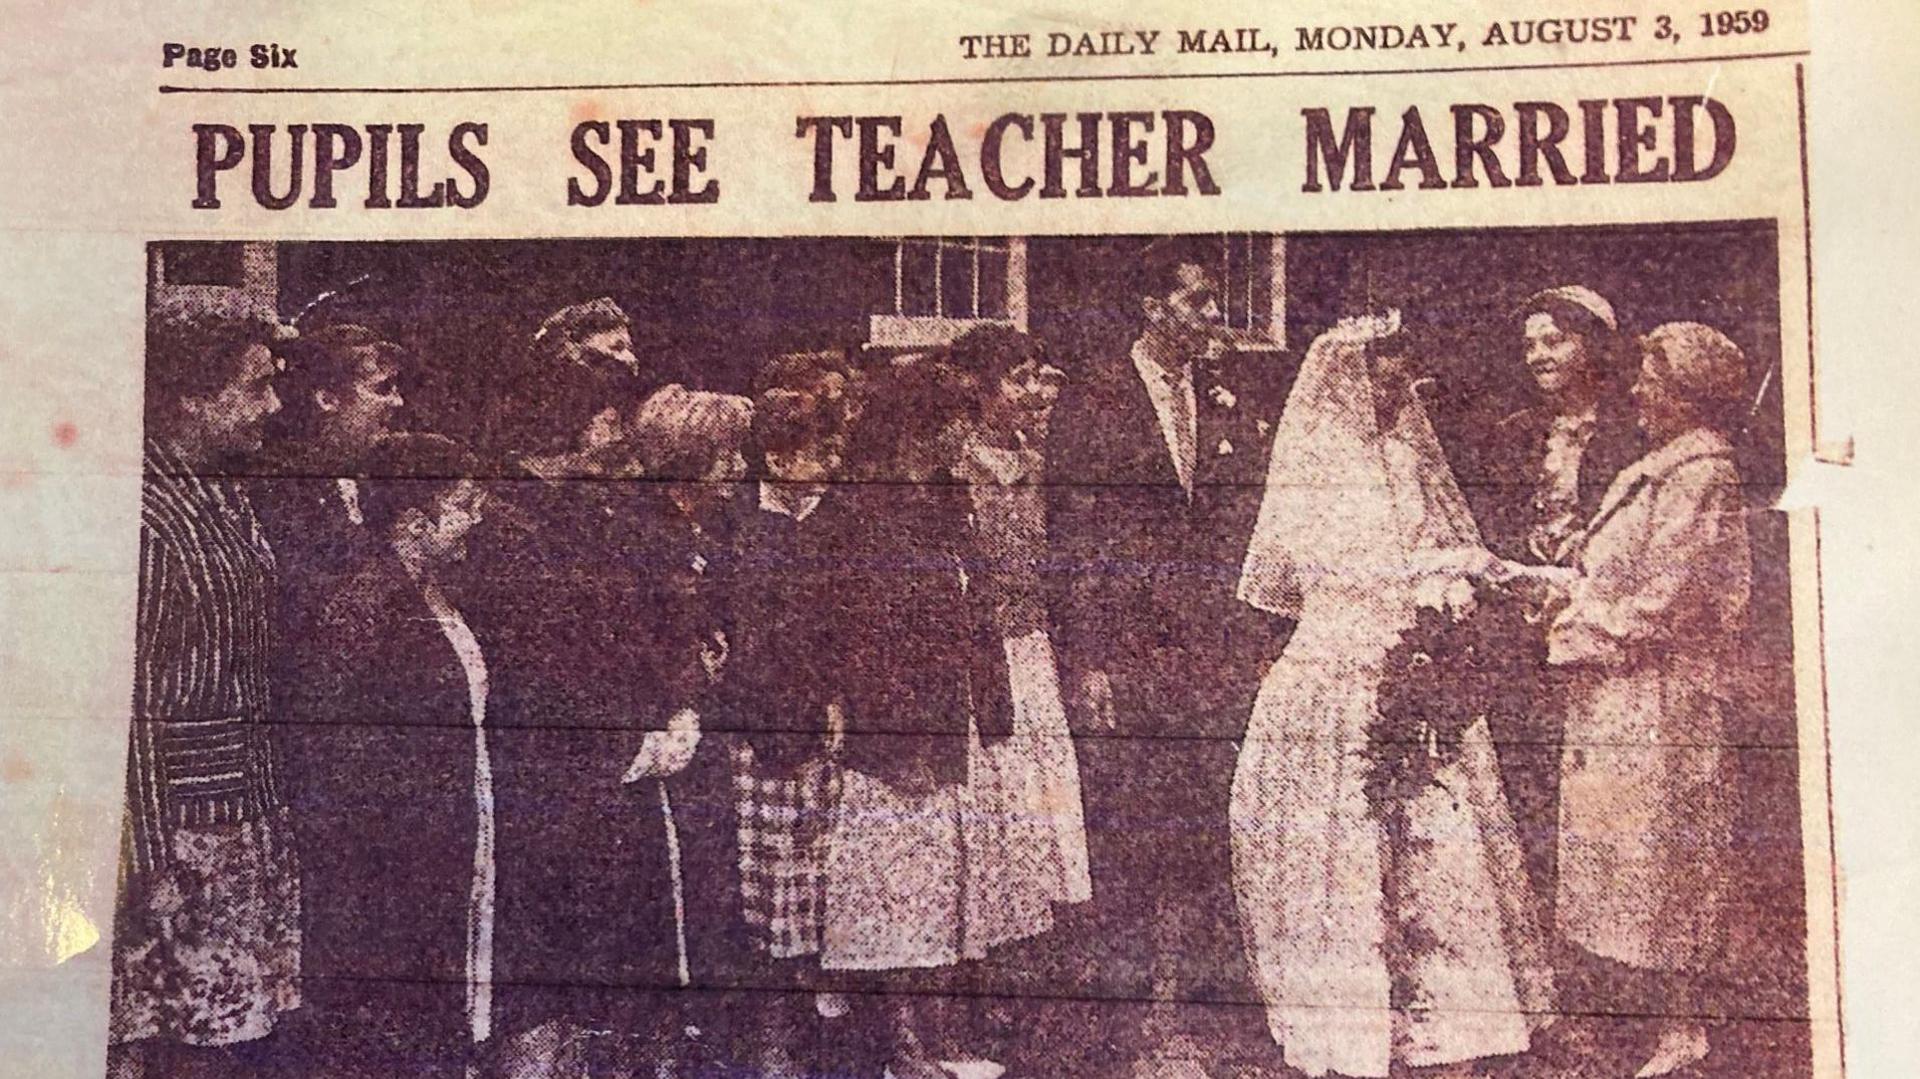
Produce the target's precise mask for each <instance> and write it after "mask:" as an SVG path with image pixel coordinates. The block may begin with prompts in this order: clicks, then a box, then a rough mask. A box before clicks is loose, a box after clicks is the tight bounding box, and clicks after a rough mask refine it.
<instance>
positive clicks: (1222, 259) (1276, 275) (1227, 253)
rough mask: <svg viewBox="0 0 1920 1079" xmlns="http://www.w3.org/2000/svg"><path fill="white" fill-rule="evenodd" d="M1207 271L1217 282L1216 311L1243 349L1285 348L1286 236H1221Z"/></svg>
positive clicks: (1231, 234) (1226, 234)
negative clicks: (1224, 316)
mask: <svg viewBox="0 0 1920 1079" xmlns="http://www.w3.org/2000/svg"><path fill="white" fill-rule="evenodd" d="M1218 241H1219V258H1218V261H1217V262H1216V263H1215V265H1214V267H1213V271H1214V274H1215V275H1216V276H1217V278H1218V279H1219V281H1220V307H1221V309H1222V311H1223V313H1224V314H1225V315H1226V319H1227V325H1228V326H1230V327H1232V328H1233V329H1234V330H1235V331H1236V332H1235V334H1234V337H1235V338H1236V343H1237V344H1239V346H1240V347H1241V348H1243V349H1274V348H1282V347H1284V346H1285V344H1286V324H1287V255H1286V250H1287V249H1286V243H1287V241H1286V238H1285V237H1284V236H1277V235H1273V234H1271V233H1263V232H1230V233H1225V234H1223V235H1221V236H1220V237H1219V238H1218Z"/></svg>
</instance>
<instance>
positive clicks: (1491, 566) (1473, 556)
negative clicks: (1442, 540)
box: [1418, 547, 1506, 580]
mask: <svg viewBox="0 0 1920 1079" xmlns="http://www.w3.org/2000/svg"><path fill="white" fill-rule="evenodd" d="M1504 565H1506V563H1503V562H1502V561H1501V560H1500V559H1499V558H1498V557H1496V556H1495V555H1494V553H1493V552H1492V551H1489V550H1487V549H1486V548H1485V547H1449V548H1447V549H1445V550H1438V551H1425V552H1422V554H1421V555H1420V557H1419V559H1418V569H1419V570H1420V571H1421V572H1422V573H1427V574H1436V575H1440V576H1446V577H1469V578H1473V579H1476V580H1478V579H1482V578H1485V579H1490V580H1499V579H1500V569H1501V567H1502V566H1504Z"/></svg>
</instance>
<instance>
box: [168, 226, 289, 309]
mask: <svg viewBox="0 0 1920 1079" xmlns="http://www.w3.org/2000/svg"><path fill="white" fill-rule="evenodd" d="M278 281H279V273H278V260H277V257H276V254H275V250H274V245H273V244H271V243H254V242H246V243H242V242H238V241H208V240H189V241H180V242H174V243H155V244H149V245H148V246H147V283H148V285H149V286H150V287H151V289H152V293H153V297H152V298H153V302H154V304H155V305H157V306H181V305H184V306H195V305H207V306H231V305H235V304H238V305H240V306H245V307H251V308H254V309H256V310H259V311H261V312H264V313H268V314H271V313H272V312H273V310H274V308H275V305H276V301H277V300H278Z"/></svg>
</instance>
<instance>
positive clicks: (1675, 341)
mask: <svg viewBox="0 0 1920 1079" xmlns="http://www.w3.org/2000/svg"><path fill="white" fill-rule="evenodd" d="M1640 346H1641V347H1642V348H1644V349H1646V350H1648V351H1650V352H1653V353H1655V354H1657V355H1658V356H1660V357H1661V359H1662V360H1663V361H1664V363H1665V367H1666V375H1667V382H1668V384H1669V385H1671V386H1672V387H1673V388H1674V389H1675V390H1677V391H1678V392H1679V393H1681V394H1682V395H1684V396H1686V397H1687V398H1689V399H1690V400H1693V401H1697V402H1700V403H1702V404H1713V405H1719V404H1724V403H1726V402H1729V401H1735V400H1739V399H1741V398H1743V397H1744V396H1745V395H1746V392H1747V357H1746V353H1744V352H1741V351H1740V346H1739V345H1736V344H1734V343H1733V341H1732V339H1730V338H1729V337H1727V335H1726V334H1724V333H1721V332H1720V331H1719V330H1716V329H1714V328H1713V327H1711V326H1708V325H1706V324H1704V323H1699V322H1669V323H1666V324H1664V325H1661V326H1656V327H1654V328H1653V330H1652V331H1651V332H1649V333H1647V334H1646V335H1645V336H1644V337H1642V338H1640Z"/></svg>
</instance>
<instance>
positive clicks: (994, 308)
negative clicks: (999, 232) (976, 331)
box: [980, 248, 1007, 318]
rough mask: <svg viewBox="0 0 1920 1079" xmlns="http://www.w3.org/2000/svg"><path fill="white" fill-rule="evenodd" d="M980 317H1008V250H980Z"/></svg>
mask: <svg viewBox="0 0 1920 1079" xmlns="http://www.w3.org/2000/svg"><path fill="white" fill-rule="evenodd" d="M980 317H981V318H1006V317H1007V252H1006V250H1005V249H1004V248H1003V249H1001V250H998V251H990V250H989V251H981V252H980Z"/></svg>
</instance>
